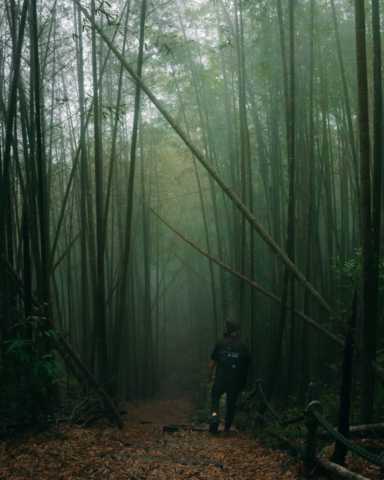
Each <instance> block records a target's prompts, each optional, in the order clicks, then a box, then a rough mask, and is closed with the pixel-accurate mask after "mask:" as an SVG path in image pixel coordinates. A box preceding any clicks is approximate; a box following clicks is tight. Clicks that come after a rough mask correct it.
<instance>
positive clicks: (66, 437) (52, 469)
mask: <svg viewBox="0 0 384 480" xmlns="http://www.w3.org/2000/svg"><path fill="white" fill-rule="evenodd" d="M123 408H126V410H127V412H128V413H127V415H125V416H124V427H123V429H122V430H120V431H119V430H117V428H116V426H115V425H113V424H111V423H110V422H109V421H107V420H103V421H102V422H101V423H99V424H97V425H93V426H92V427H91V428H84V427H81V426H76V425H65V426H57V427H55V428H53V429H52V431H51V432H50V433H46V434H42V433H36V432H32V431H31V432H27V433H25V434H20V435H15V436H14V437H12V438H7V439H6V440H4V441H3V442H2V443H1V444H0V478H7V479H24V478H32V479H43V478H46V479H53V478H55V479H65V480H70V479H73V480H74V479H88V478H93V479H104V478H105V479H115V478H116V479H150V478H153V479H184V478H206V479H211V478H212V479H213V478H215V479H227V478H235V479H260V480H271V479H283V478H292V479H293V478H298V476H297V473H296V472H297V467H295V468H293V467H289V463H290V462H289V457H288V456H287V454H286V452H284V451H276V452H273V451H271V450H270V451H267V450H265V449H263V448H262V447H261V445H260V444H259V442H258V441H256V440H253V439H252V438H251V437H250V435H248V434H245V433H242V432H238V431H236V430H235V429H234V430H233V431H230V432H229V433H224V431H223V430H221V431H220V430H219V433H218V434H216V435H211V434H210V433H209V432H208V431H207V432H194V431H179V432H175V433H164V432H163V428H162V427H163V425H164V424H166V423H172V424H186V423H190V420H189V418H188V416H189V415H190V414H192V413H193V411H194V406H193V404H192V403H191V402H190V401H189V399H188V397H186V396H185V395H184V394H183V393H182V392H181V391H180V390H179V389H178V388H177V387H173V388H167V389H162V391H161V392H160V396H159V398H157V399H150V400H147V401H140V402H137V403H125V404H124V405H123ZM141 422H151V423H141ZM220 428H223V427H222V426H221V427H220ZM127 443H130V444H131V445H130V446H126V444H127ZM132 444H137V445H132ZM144 446H145V448H143V447H144ZM127 454H128V455H131V456H130V457H129V456H127ZM170 459H172V461H171V460H170ZM188 461H190V463H188ZM200 462H201V463H204V462H214V463H217V464H222V465H223V468H220V467H217V466H213V465H206V464H199V463H200Z"/></svg>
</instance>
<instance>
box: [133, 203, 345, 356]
mask: <svg viewBox="0 0 384 480" xmlns="http://www.w3.org/2000/svg"><path fill="white" fill-rule="evenodd" d="M136 196H137V198H139V199H140V200H141V201H142V202H143V204H144V205H145V206H146V207H147V208H148V209H149V210H150V211H151V212H152V213H153V214H154V215H156V217H157V218H158V219H159V220H160V221H161V222H163V223H164V225H166V226H167V227H168V228H169V229H170V230H172V232H174V233H176V235H178V236H179V237H180V238H181V239H182V240H184V241H185V242H187V243H188V244H189V245H191V247H193V248H194V249H195V250H197V251H198V252H200V253H201V254H203V255H204V256H205V257H207V258H209V259H210V260H211V261H212V262H214V263H216V264H217V265H219V267H221V268H223V269H224V270H227V272H229V273H231V274H232V275H235V276H236V277H238V278H240V279H241V280H243V282H246V283H248V285H250V286H251V287H253V288H255V289H256V290H258V291H259V292H261V293H262V294H263V295H265V296H266V297H269V298H270V299H271V300H273V301H274V302H276V303H279V304H281V298H279V297H277V296H276V295H274V294H273V293H272V292H270V291H269V290H267V289H266V288H264V287H262V286H261V285H259V284H258V283H256V282H254V281H252V280H250V279H249V278H247V277H246V276H245V275H242V274H241V273H239V272H237V271H236V270H234V269H233V268H231V267H229V266H228V265H226V264H225V263H223V262H221V261H220V260H218V259H217V258H215V257H214V256H212V255H211V254H210V253H208V252H206V251H204V250H203V249H201V248H200V247H198V246H197V245H196V244H195V243H193V242H192V241H191V240H189V239H188V238H187V237H185V236H184V235H183V234H182V233H180V232H179V231H178V230H176V229H175V228H173V227H172V226H171V225H170V224H169V223H168V222H166V221H165V220H164V219H163V218H162V217H160V215H158V213H156V211H155V210H153V209H152V208H151V207H150V206H149V205H148V204H147V203H145V202H144V200H143V199H142V198H140V197H139V196H138V195H136ZM286 308H287V309H288V310H289V309H290V305H289V304H288V303H287V304H286ZM295 314H296V315H297V316H298V317H299V318H301V319H302V320H304V321H305V322H306V323H308V324H309V325H311V326H312V327H313V328H315V329H316V330H318V331H319V332H320V333H322V334H323V335H325V336H326V337H328V338H329V339H331V340H332V341H333V342H335V343H337V344H338V345H339V346H340V347H344V340H342V339H341V338H339V337H338V336H337V335H335V334H333V333H332V332H330V331H329V330H327V329H326V328H324V327H322V326H321V325H319V324H318V323H317V322H315V320H313V319H312V318H309V317H308V316H307V315H305V314H304V313H303V312H301V311H300V310H297V309H296V308H295Z"/></svg>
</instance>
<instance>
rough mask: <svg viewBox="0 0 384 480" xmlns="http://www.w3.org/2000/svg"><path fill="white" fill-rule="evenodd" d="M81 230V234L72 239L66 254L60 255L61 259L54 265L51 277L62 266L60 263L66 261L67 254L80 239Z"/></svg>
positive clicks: (65, 251)
mask: <svg viewBox="0 0 384 480" xmlns="http://www.w3.org/2000/svg"><path fill="white" fill-rule="evenodd" d="M80 234H81V230H80V232H79V233H78V234H77V235H76V236H75V237H74V238H73V239H72V241H71V243H70V244H69V245H68V247H67V248H66V249H65V250H64V252H63V253H62V254H61V255H60V257H59V258H58V259H57V260H56V262H55V263H54V264H53V265H52V269H51V275H53V273H54V271H55V270H56V268H57V267H58V266H59V265H60V263H61V262H62V261H63V260H64V258H65V256H66V255H67V253H68V252H69V251H70V249H71V248H72V247H73V245H74V244H75V242H76V240H77V239H78V238H79V237H80Z"/></svg>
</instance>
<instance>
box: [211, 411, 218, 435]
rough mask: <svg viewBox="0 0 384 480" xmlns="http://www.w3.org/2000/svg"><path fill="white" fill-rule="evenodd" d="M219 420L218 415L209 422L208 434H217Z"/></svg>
mask: <svg viewBox="0 0 384 480" xmlns="http://www.w3.org/2000/svg"><path fill="white" fill-rule="evenodd" d="M219 424H220V419H219V416H218V415H213V416H212V417H211V419H210V421H209V431H210V432H217V429H218V428H219Z"/></svg>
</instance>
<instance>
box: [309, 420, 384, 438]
mask: <svg viewBox="0 0 384 480" xmlns="http://www.w3.org/2000/svg"><path fill="white" fill-rule="evenodd" d="M375 433H384V423H372V424H371V425H355V426H352V427H349V435H350V436H351V435H353V436H359V435H360V436H362V437H363V436H368V435H372V434H375ZM317 435H318V436H319V437H323V438H324V437H328V436H330V434H329V433H328V432H327V431H324V432H318V434H317Z"/></svg>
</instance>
